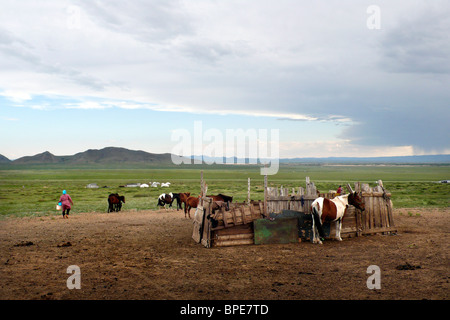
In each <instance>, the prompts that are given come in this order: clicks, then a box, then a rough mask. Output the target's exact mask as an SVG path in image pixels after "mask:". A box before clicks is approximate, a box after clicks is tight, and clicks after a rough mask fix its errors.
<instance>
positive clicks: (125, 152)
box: [0, 147, 450, 165]
mask: <svg viewBox="0 0 450 320" xmlns="http://www.w3.org/2000/svg"><path fill="white" fill-rule="evenodd" d="M187 159H189V160H192V163H194V161H193V160H194V159H197V160H200V159H203V161H204V162H205V163H208V164H210V163H214V162H215V163H225V164H226V163H238V164H246V163H258V164H260V162H261V161H254V160H253V159H237V158H236V157H232V158H224V157H223V158H211V157H207V156H191V157H188V158H187ZM251 160H253V161H251ZM279 162H280V164H294V163H303V164H450V154H441V155H423V156H396V157H327V158H282V159H280V160H279ZM128 163H129V164H133V163H147V164H152V163H153V164H172V155H171V154H170V153H161V154H158V153H149V152H145V151H141V150H129V149H126V148H119V147H106V148H103V149H99V150H97V149H89V150H86V151H83V152H79V153H76V154H74V155H67V156H55V155H53V154H52V153H50V152H48V151H45V152H42V153H39V154H36V155H34V156H25V157H21V158H18V159H16V160H10V159H8V158H6V157H5V156H3V155H0V164H12V165H15V164H22V165H26V164H68V165H72V164H73V165H79V164H128ZM187 163H189V162H187Z"/></svg>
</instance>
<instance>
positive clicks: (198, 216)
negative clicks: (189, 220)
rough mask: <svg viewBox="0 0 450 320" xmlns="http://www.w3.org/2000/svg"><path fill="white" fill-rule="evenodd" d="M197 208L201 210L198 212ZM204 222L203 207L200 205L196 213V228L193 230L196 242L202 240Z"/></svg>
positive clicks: (193, 237)
mask: <svg viewBox="0 0 450 320" xmlns="http://www.w3.org/2000/svg"><path fill="white" fill-rule="evenodd" d="M199 208H200V209H199ZM197 210H199V211H198V213H197ZM202 223H203V208H202V207H201V206H198V208H196V213H195V214H194V222H193V224H194V228H193V231H192V239H194V241H195V242H196V243H200V241H201V227H202Z"/></svg>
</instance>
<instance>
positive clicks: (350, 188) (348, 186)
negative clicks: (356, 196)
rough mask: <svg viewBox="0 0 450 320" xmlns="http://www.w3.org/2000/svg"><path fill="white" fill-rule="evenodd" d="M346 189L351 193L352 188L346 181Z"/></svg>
mask: <svg viewBox="0 0 450 320" xmlns="http://www.w3.org/2000/svg"><path fill="white" fill-rule="evenodd" d="M347 189H348V192H350V193H353V189H352V187H351V185H350V183H347Z"/></svg>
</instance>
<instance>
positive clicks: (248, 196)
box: [247, 178, 250, 205]
mask: <svg viewBox="0 0 450 320" xmlns="http://www.w3.org/2000/svg"><path fill="white" fill-rule="evenodd" d="M247 188H248V189H247V204H248V205H250V178H248V187H247Z"/></svg>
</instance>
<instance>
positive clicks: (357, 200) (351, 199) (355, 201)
mask: <svg viewBox="0 0 450 320" xmlns="http://www.w3.org/2000/svg"><path fill="white" fill-rule="evenodd" d="M348 203H349V204H351V205H352V206H354V207H356V208H357V209H359V210H361V211H364V210H365V209H366V208H365V206H364V202H363V201H362V199H361V197H360V196H359V195H358V193H356V192H354V193H350V195H349V196H348Z"/></svg>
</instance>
